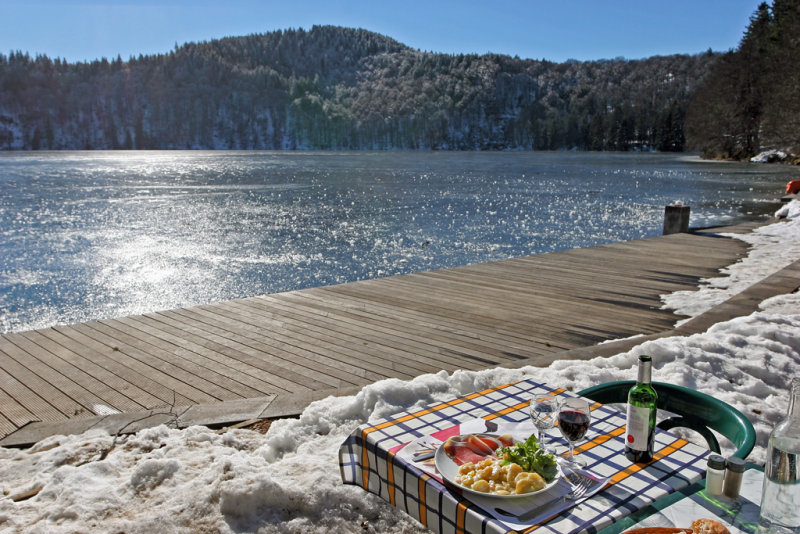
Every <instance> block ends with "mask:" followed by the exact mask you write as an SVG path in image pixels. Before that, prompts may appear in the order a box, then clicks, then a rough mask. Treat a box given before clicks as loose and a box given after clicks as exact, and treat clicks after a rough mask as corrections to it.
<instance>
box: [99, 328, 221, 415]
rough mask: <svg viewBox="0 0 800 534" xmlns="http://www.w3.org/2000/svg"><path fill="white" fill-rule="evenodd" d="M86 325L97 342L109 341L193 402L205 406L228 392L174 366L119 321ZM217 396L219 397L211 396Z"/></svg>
mask: <svg viewBox="0 0 800 534" xmlns="http://www.w3.org/2000/svg"><path fill="white" fill-rule="evenodd" d="M87 326H88V327H89V328H91V329H92V330H94V331H95V332H96V334H95V335H96V336H99V339H103V338H106V339H108V340H110V341H111V342H114V341H116V342H117V343H118V344H119V345H118V348H119V351H120V352H121V353H123V354H127V355H129V356H130V357H131V358H134V359H137V360H139V362H141V363H143V364H144V365H147V366H149V367H150V368H151V369H152V370H153V371H152V373H153V374H152V375H151V376H153V378H154V379H156V380H157V381H159V382H160V383H163V384H164V386H165V387H168V388H170V389H172V390H174V391H175V393H176V394H177V395H181V396H183V397H186V398H187V399H190V400H191V401H192V402H196V403H205V402H214V401H217V400H224V399H225V398H226V397H227V395H226V393H227V392H222V393H220V392H217V391H216V388H214V387H212V386H213V384H211V383H210V382H208V381H207V380H204V379H202V378H200V377H197V376H196V375H194V374H193V373H192V372H191V370H189V369H185V368H183V367H179V366H178V365H175V364H174V363H173V362H172V361H171V360H172V355H171V354H170V353H169V352H167V351H164V350H161V349H159V348H158V347H155V346H152V345H151V344H149V343H148V342H147V341H144V340H142V339H139V338H138V337H136V336H134V335H131V334H129V333H128V329H127V328H126V327H125V325H124V324H121V323H120V322H119V321H110V322H108V324H106V323H105V322H103V321H98V322H93V323H88V324H87ZM214 394H217V395H219V396H214Z"/></svg>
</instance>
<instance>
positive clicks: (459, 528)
mask: <svg viewBox="0 0 800 534" xmlns="http://www.w3.org/2000/svg"><path fill="white" fill-rule="evenodd" d="M467 508H468V507H467V505H466V504H464V503H463V502H460V503H458V508H456V534H466V522H467Z"/></svg>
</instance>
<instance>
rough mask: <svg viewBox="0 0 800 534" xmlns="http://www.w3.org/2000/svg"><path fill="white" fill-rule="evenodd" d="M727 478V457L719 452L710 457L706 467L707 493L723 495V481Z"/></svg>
mask: <svg viewBox="0 0 800 534" xmlns="http://www.w3.org/2000/svg"><path fill="white" fill-rule="evenodd" d="M724 479H725V458H723V457H722V456H720V455H719V454H712V455H710V456H709V457H708V467H707V469H706V493H707V494H708V495H722V481H723V480H724Z"/></svg>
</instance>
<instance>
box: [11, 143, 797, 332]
mask: <svg viewBox="0 0 800 534" xmlns="http://www.w3.org/2000/svg"><path fill="white" fill-rule="evenodd" d="M797 175H798V169H794V168H789V167H786V166H765V165H753V164H727V163H726V164H721V163H703V162H699V161H688V160H687V158H686V157H684V156H675V155H663V154H598V153H547V152H545V153H535V152H533V153H531V152H502V153H480V152H478V153H476V152H355V153H354V152H196V151H175V152H44V153H37V152H33V153H0V193H2V194H1V195H0V252H2V258H0V262H2V263H1V265H2V270H1V271H0V331H2V332H9V331H21V330H26V329H30V328H40V327H46V326H51V325H53V324H59V323H61V324H63V323H73V322H80V321H87V320H92V319H99V318H109V317H117V316H123V315H131V314H139V313H146V312H150V311H156V310H162V309H170V308H176V307H183V306H189V305H195V304H202V303H208V302H215V301H222V300H230V299H234V298H240V297H247V296H254V295H260V294H266V293H275V292H281V291H287V290H293V289H299V288H305V287H312V286H320V285H328V284H336V283H342V282H347V281H355V280H362V279H367V278H375V277H381V276H388V275H394V274H402V273H409V272H417V271H421V270H429V269H436V268H442V267H450V266H456V265H465V264H469V263H476V262H485V261H492V260H499V259H505V258H509V257H517V256H523V255H527V254H536V253H542V252H548V251H553V250H559V249H567V248H575V247H585V246H592V245H598V244H602V243H608V242H615V241H620V240H630V239H638V238H643V237H650V236H655V235H659V234H660V233H661V228H662V224H663V210H664V206H665V205H666V204H670V203H673V202H674V201H682V202H684V203H686V204H689V205H691V209H692V220H691V224H692V226H695V227H697V226H708V225H713V224H729V223H733V222H737V221H741V220H745V219H752V218H758V217H763V216H764V215H765V214H768V213H771V212H773V211H774V210H775V209H777V207H778V204H779V203H778V199H779V196H780V194H781V193H782V189H783V187H784V186H785V184H786V182H787V181H788V180H789V179H796V178H797V177H798V176H797Z"/></svg>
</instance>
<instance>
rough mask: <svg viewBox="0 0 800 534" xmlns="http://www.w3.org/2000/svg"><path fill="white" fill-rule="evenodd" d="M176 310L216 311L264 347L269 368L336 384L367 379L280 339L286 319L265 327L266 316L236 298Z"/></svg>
mask: <svg viewBox="0 0 800 534" xmlns="http://www.w3.org/2000/svg"><path fill="white" fill-rule="evenodd" d="M177 313H180V314H190V313H191V314H197V315H199V316H205V315H208V314H213V315H214V316H215V317H216V318H217V320H218V321H220V322H221V324H223V325H224V327H225V328H227V329H228V330H230V331H231V332H235V333H236V334H237V335H239V336H241V342H243V343H247V344H248V345H249V346H251V347H252V348H254V349H256V350H259V351H261V354H260V356H259V358H260V359H261V360H263V362H264V365H266V369H267V370H270V369H273V368H275V367H277V368H279V369H280V370H281V371H282V370H289V371H292V372H293V373H294V372H297V373H299V374H301V375H302V376H308V377H311V378H313V379H314V380H315V381H319V382H321V383H325V384H328V386H329V387H335V388H339V387H347V386H350V385H363V384H364V383H366V379H363V378H356V377H355V376H354V374H353V373H352V371H351V370H349V369H346V370H342V369H340V368H339V367H337V366H336V365H331V364H330V362H327V361H326V360H325V357H324V356H320V355H317V354H315V353H312V354H310V355H309V356H308V357H307V353H308V351H306V350H304V348H303V347H301V346H299V345H300V344H299V343H298V346H295V345H292V344H288V343H283V342H280V341H277V340H276V338H277V337H278V335H277V333H278V332H280V331H285V330H286V327H285V323H281V326H280V327H279V328H274V327H273V325H271V324H270V325H269V326H270V327H271V328H269V329H267V328H264V323H265V322H266V321H265V320H264V318H263V316H258V315H257V314H256V313H253V312H252V311H251V310H249V309H248V308H247V307H246V306H240V305H237V302H236V301H233V302H229V303H226V305H214V306H212V307H204V306H198V307H197V308H192V309H191V310H177ZM320 389H322V388H320Z"/></svg>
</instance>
